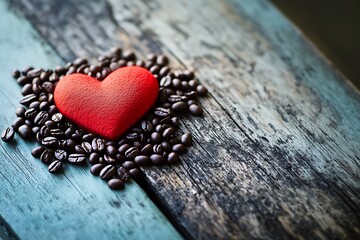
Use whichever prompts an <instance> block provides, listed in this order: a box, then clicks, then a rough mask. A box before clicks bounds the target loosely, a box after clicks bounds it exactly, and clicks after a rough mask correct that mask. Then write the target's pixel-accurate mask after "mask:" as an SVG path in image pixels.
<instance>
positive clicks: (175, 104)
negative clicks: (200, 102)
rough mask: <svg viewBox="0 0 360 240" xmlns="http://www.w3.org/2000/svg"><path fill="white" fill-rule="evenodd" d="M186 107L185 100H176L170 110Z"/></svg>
mask: <svg viewBox="0 0 360 240" xmlns="http://www.w3.org/2000/svg"><path fill="white" fill-rule="evenodd" d="M186 108H187V104H186V103H185V102H176V103H174V104H173V105H171V110H174V111H182V110H184V109H186Z"/></svg>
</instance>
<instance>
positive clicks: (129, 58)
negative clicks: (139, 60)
mask: <svg viewBox="0 0 360 240" xmlns="http://www.w3.org/2000/svg"><path fill="white" fill-rule="evenodd" d="M122 58H123V59H125V60H127V61H133V60H135V58H136V57H135V54H134V53H133V52H132V51H129V50H127V51H124V52H123V56H122Z"/></svg>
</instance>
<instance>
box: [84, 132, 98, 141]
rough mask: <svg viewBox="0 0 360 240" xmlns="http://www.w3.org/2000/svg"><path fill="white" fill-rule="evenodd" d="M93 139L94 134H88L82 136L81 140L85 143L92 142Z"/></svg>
mask: <svg viewBox="0 0 360 240" xmlns="http://www.w3.org/2000/svg"><path fill="white" fill-rule="evenodd" d="M95 137H96V136H95V134H93V133H88V134H85V135H83V137H82V140H83V141H86V142H91V141H92V140H94V138H95Z"/></svg>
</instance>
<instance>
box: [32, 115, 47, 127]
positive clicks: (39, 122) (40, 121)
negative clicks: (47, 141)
mask: <svg viewBox="0 0 360 240" xmlns="http://www.w3.org/2000/svg"><path fill="white" fill-rule="evenodd" d="M48 118H49V114H48V113H47V112H45V111H41V112H39V113H38V114H37V115H36V116H35V119H34V123H35V124H36V125H38V126H39V125H43V124H44V123H45V122H46V121H47V120H48Z"/></svg>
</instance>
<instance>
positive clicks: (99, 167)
mask: <svg viewBox="0 0 360 240" xmlns="http://www.w3.org/2000/svg"><path fill="white" fill-rule="evenodd" d="M104 167H105V165H104V164H102V163H98V164H95V165H93V166H91V168H90V172H91V174H93V175H95V176H99V174H100V172H101V170H102V169H103V168H104Z"/></svg>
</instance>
